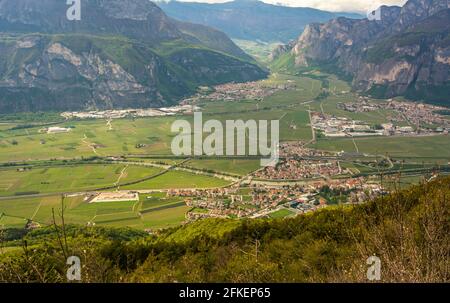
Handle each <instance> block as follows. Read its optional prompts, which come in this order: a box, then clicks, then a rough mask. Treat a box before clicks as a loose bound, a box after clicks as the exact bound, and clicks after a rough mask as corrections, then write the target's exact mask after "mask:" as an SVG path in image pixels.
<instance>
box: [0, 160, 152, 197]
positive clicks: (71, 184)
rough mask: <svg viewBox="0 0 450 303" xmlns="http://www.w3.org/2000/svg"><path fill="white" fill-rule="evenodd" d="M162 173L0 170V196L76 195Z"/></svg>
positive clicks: (101, 168)
mask: <svg viewBox="0 0 450 303" xmlns="http://www.w3.org/2000/svg"><path fill="white" fill-rule="evenodd" d="M159 172H161V170H160V169H159V168H154V167H144V166H131V165H107V164H95V165H73V166H54V167H32V168H27V169H23V171H22V169H20V168H19V169H16V168H14V169H5V168H3V169H0V176H1V179H0V196H11V195H26V194H42V193H55V192H58V193H61V192H76V191H84V190H94V189H97V188H103V187H109V186H115V185H117V184H123V183H128V182H132V181H137V180H140V179H143V178H147V177H149V176H152V175H155V174H157V173H159Z"/></svg>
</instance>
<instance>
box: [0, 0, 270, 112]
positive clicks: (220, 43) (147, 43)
mask: <svg viewBox="0 0 450 303" xmlns="http://www.w3.org/2000/svg"><path fill="white" fill-rule="evenodd" d="M65 3H66V1H61V0H40V1H36V0H0V112H2V113H5V112H17V111H36V110H56V111H59V110H79V109H88V108H130V107H153V106H162V105H170V104H175V103H176V102H177V101H178V100H180V99H181V98H182V97H184V96H186V95H189V94H192V93H193V92H195V90H196V87H197V86H199V85H214V84H219V83H224V82H230V81H251V80H256V79H261V78H263V77H265V76H266V72H265V71H263V70H262V69H261V68H260V67H258V66H257V65H256V64H255V62H253V61H252V59H251V58H250V57H249V56H248V55H246V54H245V53H244V52H243V51H242V50H241V49H239V48H238V47H237V46H236V45H235V44H234V43H233V42H232V41H231V40H230V39H229V38H228V37H227V36H226V35H225V34H223V33H221V32H219V31H217V30H214V29H211V28H207V27H205V26H201V25H192V24H186V23H182V22H177V21H175V20H172V19H171V18H169V17H167V16H166V15H165V14H164V13H163V12H162V10H161V9H160V8H159V7H157V6H156V5H155V4H153V3H152V2H150V1H148V0H83V1H82V20H81V21H79V22H73V21H68V20H67V18H66V10H67V8H68V6H67V5H66V4H65Z"/></svg>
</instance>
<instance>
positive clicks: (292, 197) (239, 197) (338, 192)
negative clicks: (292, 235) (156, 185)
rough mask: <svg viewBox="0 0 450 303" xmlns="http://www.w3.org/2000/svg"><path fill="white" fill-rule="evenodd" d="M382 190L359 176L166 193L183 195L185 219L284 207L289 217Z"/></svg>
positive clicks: (264, 213) (267, 212)
mask: <svg viewBox="0 0 450 303" xmlns="http://www.w3.org/2000/svg"><path fill="white" fill-rule="evenodd" d="M382 193H383V189H382V187H381V186H380V185H379V184H378V183H376V182H368V180H366V179H365V178H363V177H360V178H354V179H346V180H329V181H324V180H319V181H314V182H309V183H305V184H296V185H285V186H267V185H258V184H251V185H250V186H249V187H244V188H243V187H231V188H221V189H191V190H182V189H177V190H169V191H168V192H167V195H168V196H172V197H183V198H184V200H185V203H186V204H187V205H188V206H189V207H191V208H192V209H191V211H190V212H188V213H187V215H186V218H187V220H188V221H195V220H198V219H204V218H245V217H248V218H259V217H271V215H272V214H274V213H276V212H278V211H280V210H285V211H289V212H290V213H291V215H292V216H295V215H297V214H303V213H308V212H313V211H316V210H319V209H321V208H324V207H326V206H328V205H333V204H341V203H347V204H357V203H363V202H364V201H367V199H372V198H375V197H377V196H378V195H380V194H382Z"/></svg>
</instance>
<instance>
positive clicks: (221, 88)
mask: <svg viewBox="0 0 450 303" xmlns="http://www.w3.org/2000/svg"><path fill="white" fill-rule="evenodd" d="M295 87H296V85H295V83H291V82H288V83H285V84H267V83H264V82H262V81H256V82H245V83H227V84H222V85H217V86H214V87H213V89H212V90H211V89H208V88H203V89H202V90H200V92H199V93H197V94H196V95H195V96H193V97H190V98H187V99H184V100H183V101H182V102H181V104H196V103H197V102H198V101H201V100H208V101H241V100H258V101H259V100H262V99H263V98H265V97H269V96H271V95H273V94H275V93H276V92H278V91H281V90H290V89H295Z"/></svg>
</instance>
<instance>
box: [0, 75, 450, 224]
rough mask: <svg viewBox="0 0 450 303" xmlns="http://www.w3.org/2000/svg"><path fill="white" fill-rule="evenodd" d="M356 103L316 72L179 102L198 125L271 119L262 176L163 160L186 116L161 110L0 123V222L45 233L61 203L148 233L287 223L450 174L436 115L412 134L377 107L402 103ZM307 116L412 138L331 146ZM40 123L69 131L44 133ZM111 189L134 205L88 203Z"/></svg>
mask: <svg viewBox="0 0 450 303" xmlns="http://www.w3.org/2000/svg"><path fill="white" fill-rule="evenodd" d="M360 99H361V96H359V95H358V94H357V93H353V92H351V88H350V86H349V84H348V83H347V82H345V81H343V80H339V79H338V78H337V77H336V76H333V75H330V74H325V73H322V72H319V71H315V72H313V73H311V72H306V73H303V74H298V75H292V74H282V73H277V72H275V73H273V74H272V75H271V76H270V77H269V78H268V79H267V80H262V81H258V82H253V83H250V84H246V85H241V84H230V85H228V86H223V87H222V86H218V87H217V88H214V87H210V88H208V90H205V91H204V92H202V91H200V92H199V93H198V94H196V95H194V96H192V97H190V98H188V99H186V100H185V101H183V104H184V108H186V109H189V108H192V109H193V108H195V110H200V111H202V112H203V114H204V115H205V116H206V117H207V118H208V119H217V120H220V121H225V120H227V119H243V120H248V119H256V120H260V119H267V120H271V119H280V140H281V142H282V145H281V163H280V164H279V165H278V166H277V167H276V168H275V170H272V171H265V170H264V169H261V167H260V166H259V159H258V158H257V157H253V156H244V157H227V156H223V157H213V158H211V157H207V156H202V157H175V156H173V155H172V153H171V149H170V143H171V140H172V138H173V136H174V134H173V133H171V131H170V126H171V124H172V123H173V122H174V121H175V120H176V119H180V118H184V119H187V120H191V119H192V111H176V110H174V111H170V108H168V109H165V110H166V111H169V112H172V114H170V115H166V116H164V115H163V116H159V115H155V116H153V115H151V116H149V117H145V116H144V117H142V116H141V117H140V116H129V112H126V111H125V112H124V113H125V114H121V112H115V111H109V112H108V111H106V112H102V113H100V114H99V113H95V115H94V114H90V115H88V116H86V117H84V116H76V115H74V114H70V115H69V114H68V113H60V114H59V116H58V115H49V118H48V120H46V119H44V120H42V118H41V119H39V118H35V119H34V120H36V121H37V122H35V123H30V124H28V125H23V124H22V123H23V122H21V121H20V120H9V121H8V119H9V118H8V116H7V115H3V116H0V119H1V120H2V124H1V128H0V174H1V177H2V178H1V182H0V212H1V214H2V215H1V218H0V224H1V225H3V226H6V227H24V226H28V227H30V226H31V227H33V226H46V225H50V224H51V223H52V220H54V218H53V215H52V212H51V210H52V209H53V208H55V209H61V207H62V205H64V206H63V207H64V209H65V214H64V215H65V217H66V221H67V222H70V223H77V224H81V225H86V224H88V225H92V224H95V225H99V226H128V227H133V228H138V229H145V230H147V231H149V232H153V231H155V230H158V229H161V228H167V227H171V226H177V225H179V224H182V223H184V222H189V221H195V220H198V219H200V218H207V217H214V218H241V217H255V218H256V217H260V216H262V217H273V218H275V217H276V218H278V217H291V216H295V215H296V214H299V213H304V212H310V211H314V210H316V209H320V208H323V207H325V206H326V205H331V204H335V203H337V204H340V203H361V202H363V201H364V200H366V199H369V198H370V197H372V195H374V196H376V195H377V194H379V193H380V192H382V191H384V190H388V189H389V187H390V186H392V185H395V184H399V185H400V186H402V187H406V186H409V185H410V184H413V183H417V182H419V181H420V180H421V179H422V178H434V177H435V175H436V174H447V173H449V172H450V166H449V162H450V152H449V151H450V137H449V136H448V130H449V128H448V122H449V121H450V120H449V117H448V116H445V115H438V114H436V115H437V116H436V117H438V118H436V121H435V124H433V123H432V122H430V123H426V124H423V125H419V127H420V129H421V131H420V132H418V129H417V127H418V125H417V124H416V123H414V122H412V116H411V117H410V118H408V116H404V114H405V113H403V112H401V111H399V110H398V109H396V107H395V106H393V107H392V106H391V107H389V108H388V107H386V106H380V105H382V104H387V103H389V102H404V101H402V99H398V100H396V101H392V100H391V101H390V100H379V99H372V98H370V97H369V98H367V97H364V100H365V101H364V104H365V106H366V107H367V108H370V110H366V111H363V110H353V108H350V109H351V110H349V108H343V104H347V105H348V106H351V104H353V103H357V104H361V103H358V102H361V100H360ZM423 106H425V108H426V106H427V105H423ZM441 111H442V110H438V109H436V110H435V111H433V112H441ZM131 112H135V111H131ZM311 113H316V114H320V115H329V116H330V117H338V118H339V117H340V119H344V118H345V119H349V121H352V120H357V121H360V122H359V123H361V124H362V125H364V126H365V127H364V129H365V131H368V132H369V131H370V130H374V129H377V126H379V125H384V124H392V127H403V128H404V127H410V128H411V129H412V130H411V133H410V134H401V135H399V134H392V135H387V136H372V134H370V133H367V135H364V134H359V135H358V136H352V135H351V134H352V133H351V132H349V133H347V134H346V135H344V136H343V137H329V136H325V135H323V133H322V131H321V130H318V129H315V128H314V124H313V123H312V121H311V119H312V115H311ZM411 113H412V112H411ZM28 115H30V114H28ZM34 115H36V116H39V115H40V114H39V113H36V114H34ZM96 115H97V116H96ZM9 117H11V115H10V116H9ZM81 117H83V118H81ZM433 121H434V120H433ZM437 123H441V124H437ZM47 125H51V126H52V127H54V128H61V129H67V130H68V131H65V132H42V129H43V128H46V127H47ZM437 128H441V129H440V132H436V129H437ZM426 131H429V133H426ZM295 167H298V168H295ZM333 167H334V168H333ZM296 169H301V171H296ZM381 175H384V177H385V178H384V181H381V183H380V176H381ZM383 182H384V183H383ZM328 187H331V188H332V191H331V192H328V189H327V188H328ZM114 192H117V193H124V194H125V193H130V192H134V193H138V194H139V200H138V201H134V202H106V203H91V202H89V201H91V200H92V199H93V198H94V197H96V196H98V195H99V194H100V193H114ZM369 192H370V194H369V196H367V193H369ZM263 197H264V198H263ZM270 197H273V199H274V200H271V198H270ZM275 197H276V198H275ZM267 199H268V200H267ZM146 201H153V202H146ZM152 205H154V207H152ZM147 206H149V207H147Z"/></svg>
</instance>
